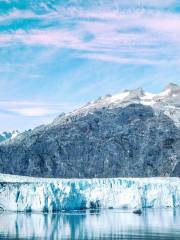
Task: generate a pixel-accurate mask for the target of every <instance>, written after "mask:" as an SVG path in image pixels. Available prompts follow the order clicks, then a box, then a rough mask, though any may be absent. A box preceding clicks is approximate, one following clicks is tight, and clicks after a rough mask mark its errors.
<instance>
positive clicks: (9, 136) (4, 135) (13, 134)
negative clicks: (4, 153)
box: [0, 130, 19, 142]
mask: <svg viewBox="0 0 180 240" xmlns="http://www.w3.org/2000/svg"><path fill="white" fill-rule="evenodd" d="M18 134H19V131H18V130H14V131H12V132H3V133H1V134H0V142H3V141H6V140H9V139H13V138H15V137H16V136H17V135H18Z"/></svg>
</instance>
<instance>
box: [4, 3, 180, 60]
mask: <svg viewBox="0 0 180 240" xmlns="http://www.w3.org/2000/svg"><path fill="white" fill-rule="evenodd" d="M171 2H172V1H171ZM154 4H155V3H154ZM169 4H170V1H169ZM21 15H22V12H20V11H16V12H12V13H10V14H9V15H8V19H14V18H19V17H22V18H26V17H27V18H34V17H38V18H41V20H42V21H47V19H48V21H50V20H53V19H55V20H56V21H55V22H56V26H53V27H48V28H42V29H29V30H28V31H27V30H24V29H23V28H22V29H19V30H15V31H11V32H5V33H2V34H1V35H0V45H1V46H8V45H10V44H14V43H15V44H18V43H23V44H26V45H34V46H37V45H40V46H44V47H50V46H54V47H56V48H61V49H63V48H64V49H73V50H76V51H79V57H81V56H82V57H83V58H84V57H85V56H87V58H90V59H92V58H93V59H96V60H103V61H104V60H106V59H108V61H109V60H111V61H112V62H116V63H117V62H119V63H121V62H123V63H124V62H127V63H133V61H132V59H133V58H134V59H135V58H137V56H134V55H133V51H136V52H137V50H139V56H138V58H139V61H138V60H137V62H136V64H146V63H147V64H151V63H152V64H156V63H158V64H159V63H164V62H165V60H163V61H159V62H158V58H159V55H158V56H155V55H154V56H152V54H149V53H150V51H149V50H153V48H156V49H158V48H159V47H160V46H161V48H162V45H164V48H163V49H162V53H163V51H165V50H166V53H167V55H168V54H169V57H171V58H173V59H174V61H175V59H176V54H175V56H172V55H171V56H170V53H171V52H172V51H174V53H175V52H176V51H177V49H178V50H179V45H178V44H179V43H180V16H179V14H176V13H167V12H160V11H152V10H145V9H143V10H139V9H134V10H129V11H123V10H117V9H112V10H111V9H109V10H108V9H106V8H105V9H101V11H97V10H96V9H90V10H89V11H87V10H83V9H78V8H74V7H73V8H72V7H70V8H68V9H66V11H65V10H64V11H63V8H62V9H59V10H56V11H54V12H51V13H47V14H44V15H43V14H42V15H37V14H35V13H31V12H26V13H25V14H24V15H22V16H21ZM1 18H2V17H1ZM65 19H68V20H67V24H66V20H65ZM63 20H64V25H62V23H61V22H62V21H63ZM71 24H74V27H72V25H71ZM89 36H90V37H89ZM142 48H143V51H142ZM124 49H126V53H125V52H124ZM92 52H93V54H91V53H92ZM142 53H143V56H142V55H141V54H142ZM130 54H132V55H131V56H130V57H129V55H130ZM163 54H164V53H163ZM144 55H146V56H144ZM118 58H119V60H118ZM128 59H129V61H128Z"/></svg>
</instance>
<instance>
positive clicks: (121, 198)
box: [0, 174, 180, 212]
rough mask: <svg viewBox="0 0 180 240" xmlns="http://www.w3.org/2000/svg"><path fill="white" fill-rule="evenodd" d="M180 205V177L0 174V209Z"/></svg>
mask: <svg viewBox="0 0 180 240" xmlns="http://www.w3.org/2000/svg"><path fill="white" fill-rule="evenodd" d="M178 206H180V179H179V178H170V177H162V178H161V177H157V178H93V179H58V178H56V179H53V178H52V179H51V178H49V179H48V178H33V177H23V176H14V175H8V174H0V209H1V210H6V211H26V212H31V211H39V212H54V211H70V210H82V209H99V208H104V209H108V208H116V209H126V208H127V209H134V208H166V207H178Z"/></svg>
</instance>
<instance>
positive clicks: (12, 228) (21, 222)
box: [0, 209, 180, 239]
mask: <svg viewBox="0 0 180 240" xmlns="http://www.w3.org/2000/svg"><path fill="white" fill-rule="evenodd" d="M0 237H1V239H2V238H3V239H10V238H15V239H21V238H22V239H24V238H25V239H180V209H161V210H160V209H157V210H153V209H148V210H146V211H144V212H143V214H142V215H141V216H138V215H135V214H133V213H131V211H120V210H103V211H101V212H99V211H98V212H96V211H95V212H90V211H86V212H83V211H81V212H69V213H54V214H41V213H32V214H30V213H29V214H25V213H9V212H3V213H1V215H0Z"/></svg>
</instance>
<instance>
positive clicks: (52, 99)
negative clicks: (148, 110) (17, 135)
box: [0, 0, 180, 131]
mask: <svg viewBox="0 0 180 240" xmlns="http://www.w3.org/2000/svg"><path fill="white" fill-rule="evenodd" d="M169 82H175V83H178V84H179V83H180V1H179V0H151V1H149V0H144V1H143V0H142V1H141V0H134V1H133V0H131V1H130V0H121V1H118V0H111V1H109V0H96V1H94V0H86V1H84V0H71V1H68V0H67V1H60V0H38V1H35V0H23V1H22V0H0V92H1V94H0V122H1V124H0V131H4V130H13V129H19V130H24V129H29V128H33V127H35V126H36V125H39V124H43V123H46V122H49V121H51V120H52V119H53V118H54V117H55V116H56V115H58V114H60V113H61V112H68V111H71V110H72V109H74V108H77V107H78V106H81V105H82V104H84V103H86V102H87V101H89V100H93V99H96V98H98V97H99V96H102V95H105V94H107V93H111V94H113V93H117V92H120V91H122V90H123V89H132V88H137V87H143V88H144V89H145V90H146V91H151V92H159V91H161V90H162V89H163V88H164V86H165V85H167V84H168V83H169Z"/></svg>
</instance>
